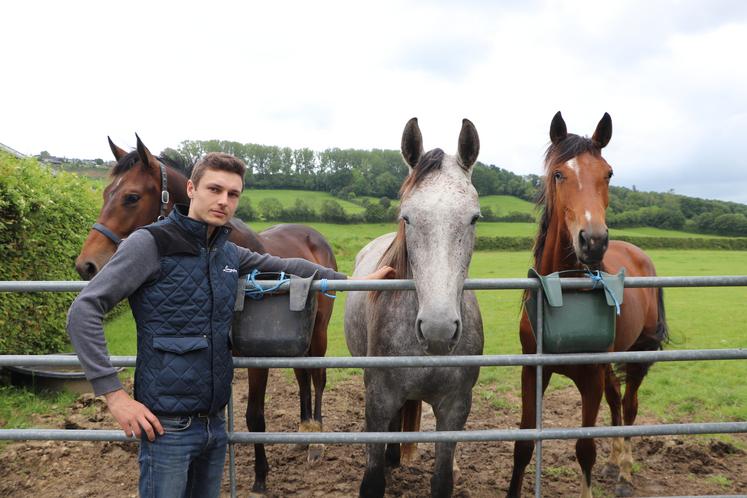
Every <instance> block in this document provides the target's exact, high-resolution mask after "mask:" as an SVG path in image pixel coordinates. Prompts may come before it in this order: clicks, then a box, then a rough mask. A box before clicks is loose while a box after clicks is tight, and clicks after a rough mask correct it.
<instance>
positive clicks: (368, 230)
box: [249, 221, 710, 258]
mask: <svg viewBox="0 0 747 498" xmlns="http://www.w3.org/2000/svg"><path fill="white" fill-rule="evenodd" d="M305 224H306V225H309V226H311V227H314V228H315V229H316V230H318V231H319V232H320V233H322V234H323V235H324V236H325V237H326V238H327V240H328V241H329V242H330V244H331V245H332V248H333V249H334V250H335V254H336V255H337V256H338V258H339V257H345V256H347V255H351V254H352V255H353V256H355V254H356V253H357V252H358V251H359V250H360V248H362V247H363V246H364V245H366V244H367V243H368V242H370V241H372V240H373V239H375V238H376V237H378V236H379V235H381V234H384V233H387V232H394V231H396V230H397V225H396V224H395V223H361V224H355V225H338V224H334V223H317V222H308V223H305ZM273 225H277V222H272V221H269V222H268V221H253V222H251V223H249V226H251V228H253V229H254V230H256V231H258V232H261V231H262V230H264V229H266V228H268V227H270V226H273ZM610 233H611V237H612V238H614V237H615V236H623V235H627V236H638V237H710V236H709V235H702V234H695V233H687V232H677V231H674V230H664V229H660V228H651V227H638V228H626V229H619V230H618V229H612V230H610ZM536 234H537V225H536V224H535V223H505V222H487V221H483V222H479V223H478V224H477V235H478V237H534V236H535V235H536Z"/></svg>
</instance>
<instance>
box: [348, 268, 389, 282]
mask: <svg viewBox="0 0 747 498" xmlns="http://www.w3.org/2000/svg"><path fill="white" fill-rule="evenodd" d="M395 273H396V272H395V270H394V268H392V267H391V266H382V267H381V268H379V269H378V270H376V271H375V272H373V273H370V274H368V275H366V276H365V277H358V278H354V279H353V280H381V279H384V278H394V277H395Z"/></svg>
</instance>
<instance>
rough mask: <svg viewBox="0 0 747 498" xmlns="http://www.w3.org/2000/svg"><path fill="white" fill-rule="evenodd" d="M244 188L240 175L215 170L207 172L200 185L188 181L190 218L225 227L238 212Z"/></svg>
mask: <svg viewBox="0 0 747 498" xmlns="http://www.w3.org/2000/svg"><path fill="white" fill-rule="evenodd" d="M242 187H243V181H242V179H241V176H240V175H238V174H236V173H231V172H229V171H221V170H214V169H208V170H206V171H205V173H204V174H203V175H202V178H200V182H199V185H195V184H194V183H192V180H188V181H187V195H189V197H190V199H192V202H191V203H190V205H189V217H190V218H193V219H195V220H199V221H203V222H205V223H207V224H208V225H211V226H213V227H216V226H221V225H225V224H226V223H228V221H229V220H230V219H231V218H232V217H233V213H234V212H236V208H237V207H238V205H239V197H240V196H241V188H242Z"/></svg>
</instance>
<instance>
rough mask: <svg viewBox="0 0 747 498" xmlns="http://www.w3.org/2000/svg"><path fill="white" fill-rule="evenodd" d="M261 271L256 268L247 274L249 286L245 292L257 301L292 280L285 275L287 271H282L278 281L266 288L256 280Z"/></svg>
mask: <svg viewBox="0 0 747 498" xmlns="http://www.w3.org/2000/svg"><path fill="white" fill-rule="evenodd" d="M259 273H260V271H259V270H257V269H256V268H255V269H254V270H252V272H251V273H250V274H249V275H247V276H246V283H247V288H246V291H245V294H246V296H247V297H248V298H250V299H254V300H256V301H258V300H260V299H262V298H263V297H265V294H266V293H269V292H273V291H276V290H278V289H279V288H280V286H281V285H283V284H284V283H285V282H288V281H289V280H290V278H288V277H286V276H285V272H284V271H281V272H280V278H278V281H277V283H276V284H275V285H273V286H271V287H267V288H266V289H265V288H263V287H262V286H261V285H260V284H259V282H257V280H256V277H257V275H259Z"/></svg>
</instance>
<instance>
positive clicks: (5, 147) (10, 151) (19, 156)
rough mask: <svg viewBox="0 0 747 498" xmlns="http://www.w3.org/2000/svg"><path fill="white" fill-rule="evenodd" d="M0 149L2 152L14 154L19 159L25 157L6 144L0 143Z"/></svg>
mask: <svg viewBox="0 0 747 498" xmlns="http://www.w3.org/2000/svg"><path fill="white" fill-rule="evenodd" d="M0 150H2V151H4V152H7V153H8V154H13V155H14V156H16V157H17V158H19V159H24V158H26V155H25V154H21V153H20V152H18V151H17V150H16V149H14V148H12V147H8V146H7V145H3V144H0Z"/></svg>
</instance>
